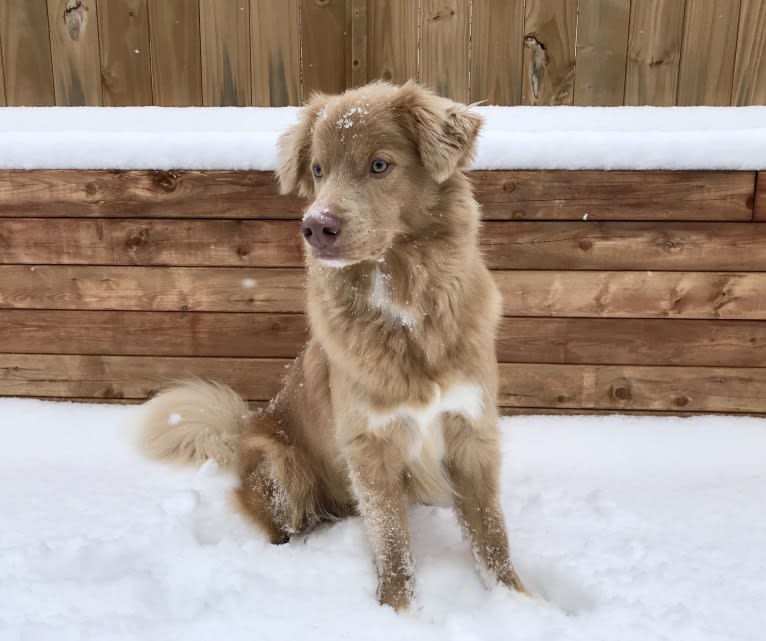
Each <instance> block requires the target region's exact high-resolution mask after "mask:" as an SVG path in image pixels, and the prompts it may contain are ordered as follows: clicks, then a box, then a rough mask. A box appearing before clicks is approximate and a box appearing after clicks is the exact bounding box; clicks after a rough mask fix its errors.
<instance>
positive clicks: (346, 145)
mask: <svg viewBox="0 0 766 641" xmlns="http://www.w3.org/2000/svg"><path fill="white" fill-rule="evenodd" d="M481 123H482V119H481V117H480V116H478V115H477V114H475V113H473V112H471V111H469V110H468V108H467V107H466V106H465V105H460V104H457V103H454V102H452V101H450V100H447V99H445V98H441V97H439V96H437V95H435V94H433V93H431V92H430V91H428V90H426V89H424V88H423V87H421V86H419V85H417V84H415V83H413V82H408V83H407V84H405V85H403V86H401V87H396V86H394V85H390V84H387V83H373V84H370V85H367V86H364V87H361V88H359V89H354V90H350V91H347V92H346V93H344V94H341V95H339V96H326V95H322V94H318V95H315V96H314V97H312V99H311V100H310V101H309V103H308V104H307V105H306V106H305V107H304V108H303V110H302V112H301V115H300V118H299V120H298V122H297V124H295V125H294V126H293V127H291V128H290V129H288V130H287V131H286V132H285V133H284V134H282V136H281V138H280V140H279V168H278V170H277V177H278V178H279V183H280V188H281V191H282V193H289V192H296V191H297V192H298V193H300V194H301V195H302V196H304V197H307V198H310V199H312V202H311V204H310V205H309V207H308V209H307V210H306V212H305V215H304V217H303V223H302V226H301V231H302V234H303V237H304V238H305V240H306V242H307V243H308V245H309V248H308V250H309V252H310V254H311V255H312V256H313V257H314V258H316V259H319V260H320V261H322V262H323V263H324V264H327V265H333V266H343V265H349V264H353V263H358V262H361V261H365V260H375V259H378V258H380V257H381V256H383V255H384V254H385V252H386V250H387V249H389V248H390V247H391V246H392V245H393V244H394V243H395V242H396V240H397V239H398V238H400V237H401V236H402V235H404V234H407V233H408V232H414V231H416V230H418V229H421V228H422V227H423V225H424V224H425V222H426V221H423V220H418V217H421V218H422V212H423V211H425V210H426V209H427V208H428V206H429V203H431V204H433V201H434V200H435V195H436V193H437V192H438V185H439V184H440V183H442V182H444V181H445V180H447V179H448V178H449V177H450V176H452V175H453V174H454V173H455V172H456V171H460V170H461V169H462V168H464V167H465V166H466V165H467V164H468V163H469V162H470V160H471V158H472V156H473V152H474V146H475V141H476V135H477V133H478V131H479V128H480V126H481Z"/></svg>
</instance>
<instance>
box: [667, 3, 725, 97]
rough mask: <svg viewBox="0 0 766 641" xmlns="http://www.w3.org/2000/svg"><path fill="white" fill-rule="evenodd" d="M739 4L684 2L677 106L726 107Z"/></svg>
mask: <svg viewBox="0 0 766 641" xmlns="http://www.w3.org/2000/svg"><path fill="white" fill-rule="evenodd" d="M739 4H740V0H730V2H726V3H722V2H717V1H716V0H691V1H687V2H686V13H685V16H684V31H683V44H682V47H681V60H680V68H679V74H678V97H677V100H676V103H677V104H679V105H728V104H729V102H730V100H731V87H732V80H733V75H734V55H735V53H736V49H737V23H738V22H739Z"/></svg>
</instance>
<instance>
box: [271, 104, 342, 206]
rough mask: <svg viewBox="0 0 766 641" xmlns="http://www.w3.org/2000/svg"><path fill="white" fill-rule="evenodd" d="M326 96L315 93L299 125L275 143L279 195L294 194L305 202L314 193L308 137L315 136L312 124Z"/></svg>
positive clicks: (321, 108)
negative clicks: (297, 194) (296, 193)
mask: <svg viewBox="0 0 766 641" xmlns="http://www.w3.org/2000/svg"><path fill="white" fill-rule="evenodd" d="M329 98H330V97H329V96H326V95H324V94H321V93H316V94H314V95H313V96H311V99H310V100H309V101H308V102H307V103H306V105H305V106H304V107H303V109H301V112H300V115H299V116H298V122H297V123H295V124H294V125H293V126H292V127H290V128H289V129H287V130H285V132H284V133H283V134H282V135H281V136H280V137H279V141H278V142H277V147H278V154H277V179H278V180H279V191H280V193H282V194H289V193H291V192H294V191H297V192H298V193H299V194H300V195H301V196H303V197H305V198H308V197H309V196H311V195H312V193H313V191H314V180H313V179H312V176H311V167H310V166H309V164H310V163H311V136H312V134H313V133H314V123H315V122H316V120H317V118H318V117H319V114H320V113H321V111H322V110H323V109H324V106H325V105H326V104H327V101H328V100H329Z"/></svg>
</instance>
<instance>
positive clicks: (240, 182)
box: [0, 169, 305, 219]
mask: <svg viewBox="0 0 766 641" xmlns="http://www.w3.org/2000/svg"><path fill="white" fill-rule="evenodd" d="M304 207H305V202H304V201H302V200H300V199H298V198H290V197H286V196H280V195H279V192H278V189H277V186H276V183H275V181H274V175H273V173H272V172H261V171H152V170H134V171H103V170H69V169H59V170H56V169H54V170H39V171H38V170H34V171H24V170H0V216H29V215H33V216H45V217H58V216H77V217H80V216H91V217H123V218H124V217H136V216H158V217H162V218H190V217H193V218H196V217H201V218H290V219H297V218H300V215H301V212H302V210H303V208H304Z"/></svg>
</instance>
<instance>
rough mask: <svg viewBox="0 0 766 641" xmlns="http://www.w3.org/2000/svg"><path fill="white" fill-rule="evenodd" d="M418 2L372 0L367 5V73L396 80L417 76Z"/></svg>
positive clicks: (399, 81)
mask: <svg viewBox="0 0 766 641" xmlns="http://www.w3.org/2000/svg"><path fill="white" fill-rule="evenodd" d="M418 5H419V3H418V2H413V1H412V0H375V1H374V2H370V3H369V6H368V8H367V16H368V24H367V34H368V37H369V43H368V46H367V76H368V77H369V79H370V80H374V79H376V78H380V79H381V80H387V81H389V82H393V83H396V84H403V83H404V82H406V81H407V80H410V79H413V80H414V79H417V78H418Z"/></svg>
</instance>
